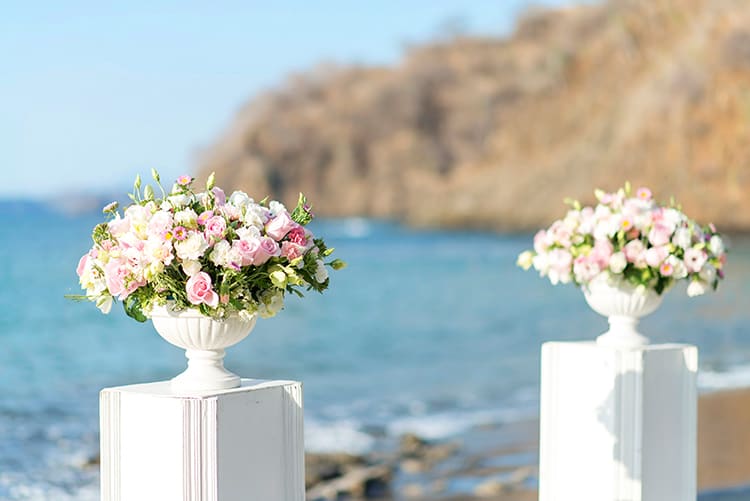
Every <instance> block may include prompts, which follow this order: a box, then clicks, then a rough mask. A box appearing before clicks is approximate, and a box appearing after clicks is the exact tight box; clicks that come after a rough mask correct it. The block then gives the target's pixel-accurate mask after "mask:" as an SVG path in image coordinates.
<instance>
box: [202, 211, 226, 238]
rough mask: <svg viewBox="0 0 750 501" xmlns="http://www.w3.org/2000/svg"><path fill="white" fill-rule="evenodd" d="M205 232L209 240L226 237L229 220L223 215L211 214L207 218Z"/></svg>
mask: <svg viewBox="0 0 750 501" xmlns="http://www.w3.org/2000/svg"><path fill="white" fill-rule="evenodd" d="M205 225H206V226H205V230H204V234H205V236H206V240H208V241H209V242H211V241H214V242H215V241H217V240H221V239H222V238H224V233H226V231H227V222H226V221H225V220H224V218H223V217H221V216H211V217H210V218H208V219H207V220H206V223H205Z"/></svg>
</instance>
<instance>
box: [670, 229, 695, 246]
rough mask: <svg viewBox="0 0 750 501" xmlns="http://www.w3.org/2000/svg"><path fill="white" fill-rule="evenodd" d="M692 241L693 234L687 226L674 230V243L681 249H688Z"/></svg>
mask: <svg viewBox="0 0 750 501" xmlns="http://www.w3.org/2000/svg"><path fill="white" fill-rule="evenodd" d="M691 242H692V234H691V233H690V230H689V229H687V228H679V229H678V230H677V231H675V232H674V236H673V237H672V243H673V244H675V245H676V246H677V247H679V248H681V249H687V248H688V247H690V244H691Z"/></svg>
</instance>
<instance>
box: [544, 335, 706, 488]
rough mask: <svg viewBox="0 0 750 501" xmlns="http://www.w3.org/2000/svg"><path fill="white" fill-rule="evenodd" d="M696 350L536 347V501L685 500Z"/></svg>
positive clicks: (690, 471) (689, 483)
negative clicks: (538, 350)
mask: <svg viewBox="0 0 750 501" xmlns="http://www.w3.org/2000/svg"><path fill="white" fill-rule="evenodd" d="M697 366H698V350H697V349H696V348H695V347H694V346H688V345H678V344H668V345H659V344H654V345H646V346H631V347H627V348H612V347H608V346H603V345H601V344H599V343H596V342H579V343H545V344H544V345H543V346H542V380H541V402H540V403H541V419H540V453H539V458H540V464H539V500H540V501H569V500H576V501H695V499H696V387H695V382H696V373H697Z"/></svg>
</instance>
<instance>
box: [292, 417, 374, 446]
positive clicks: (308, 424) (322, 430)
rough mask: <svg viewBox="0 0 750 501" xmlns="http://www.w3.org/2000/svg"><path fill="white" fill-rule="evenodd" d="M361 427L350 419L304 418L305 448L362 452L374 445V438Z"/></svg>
mask: <svg viewBox="0 0 750 501" xmlns="http://www.w3.org/2000/svg"><path fill="white" fill-rule="evenodd" d="M362 427H363V426H362V424H361V423H359V422H357V421H355V420H352V419H345V420H340V421H332V422H323V421H318V420H315V419H310V418H305V449H306V450H307V451H309V452H348V453H350V454H364V453H365V452H367V451H369V450H371V449H372V447H373V445H375V438H374V437H373V436H371V435H370V434H368V433H366V432H364V431H362Z"/></svg>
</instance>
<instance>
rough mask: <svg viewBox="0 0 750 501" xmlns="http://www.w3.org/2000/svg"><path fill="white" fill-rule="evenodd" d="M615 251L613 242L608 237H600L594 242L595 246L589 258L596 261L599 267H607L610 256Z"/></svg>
mask: <svg viewBox="0 0 750 501" xmlns="http://www.w3.org/2000/svg"><path fill="white" fill-rule="evenodd" d="M613 251H614V248H613V247H612V242H610V241H609V240H606V239H605V240H602V239H599V240H597V241H596V243H594V248H593V249H592V250H591V254H590V255H589V259H590V260H591V261H593V262H594V263H596V264H597V265H598V266H599V268H601V269H605V268H606V267H607V266H609V258H610V257H612V252H613Z"/></svg>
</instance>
